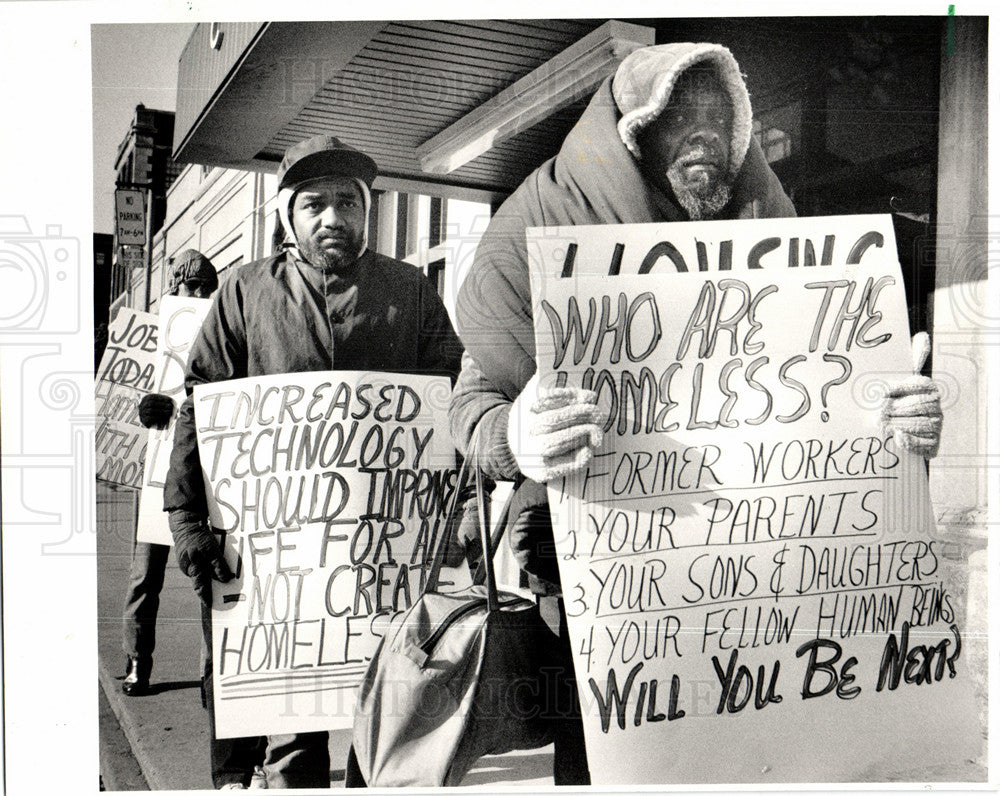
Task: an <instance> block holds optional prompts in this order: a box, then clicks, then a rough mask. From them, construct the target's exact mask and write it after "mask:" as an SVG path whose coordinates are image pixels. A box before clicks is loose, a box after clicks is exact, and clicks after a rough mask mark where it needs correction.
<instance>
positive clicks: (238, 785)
mask: <svg viewBox="0 0 1000 796" xmlns="http://www.w3.org/2000/svg"><path fill="white" fill-rule="evenodd" d="M246 789H247V788H246V785H244V784H243V783H242V782H227V783H226V784H225V785H222V786H220V787H219V790H246Z"/></svg>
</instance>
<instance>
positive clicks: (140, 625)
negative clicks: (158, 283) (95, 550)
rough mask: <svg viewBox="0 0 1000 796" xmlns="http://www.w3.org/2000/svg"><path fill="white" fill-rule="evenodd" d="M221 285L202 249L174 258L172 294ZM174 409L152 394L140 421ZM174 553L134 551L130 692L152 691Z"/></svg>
mask: <svg viewBox="0 0 1000 796" xmlns="http://www.w3.org/2000/svg"><path fill="white" fill-rule="evenodd" d="M218 286H219V276H218V274H217V272H216V270H215V266H214V265H212V262H211V261H210V260H209V259H208V258H207V257H205V255H203V254H202V253H201V252H199V251H195V250H194V249H186V250H185V251H183V252H181V253H180V254H179V255H177V257H175V258H174V260H173V263H172V264H171V271H170V283H169V285H168V288H167V295H169V296H180V297H182V298H200V299H207V298H208V297H209V296H211V295H212V294H213V293H214V292H215V290H216V288H218ZM175 411H176V407H175V406H174V401H173V399H172V398H171V397H170V396H169V395H163V394H161V393H150V394H149V395H146V396H144V397H143V399H142V400H141V401H140V402H139V422H140V423H142V425H144V426H145V427H146V428H158V429H162V428H166V427H167V425H168V424H169V423H170V420H171V418H173V416H174V413H175ZM169 552H170V548H169V547H168V546H167V545H162V544H149V543H147V542H139V541H137V542H136V543H135V547H134V548H133V550H132V565H131V568H130V570H129V582H128V590H127V591H126V592H125V610H124V612H123V621H122V625H123V626H122V631H123V632H122V648H123V649H124V651H125V654H126V655H127V656H128V664H127V669H126V672H125V679H124V681H122V691H123V692H125V694H127V695H128V696H142V695H143V694H146V693H148V692H149V678H150V674H151V673H152V670H153V650H154V648H155V647H156V615H157V613H158V611H159V608H160V591H161V590H162V589H163V574H164V572H165V571H166V567H167V554H168V553H169Z"/></svg>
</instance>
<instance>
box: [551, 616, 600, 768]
mask: <svg viewBox="0 0 1000 796" xmlns="http://www.w3.org/2000/svg"><path fill="white" fill-rule="evenodd" d="M538 610H539V613H540V614H541V615H542V619H543V620H544V621H545V624H546V625H548V627H549V630H551V631H552V633H553V634H554V635H555V637H556V644H555V649H554V656H553V657H554V660H553V661H552V666H551V668H550V667H548V666H546V667H545V672H544V675H545V677H544V680H543V681H542V682H543V691H544V693H543V694H542V698H543V700H544V702H543V704H544V705H545V706H546V709H545V715H546V716H548V718H549V721H550V722H551V723H552V738H553V743H554V754H553V761H552V779H553V784H555V785H589V784H590V768H589V766H588V764H587V746H586V743H585V742H584V737H583V715H582V713H581V711H580V695H579V693H578V692H577V687H576V675H575V674H574V670H573V648H572V646H571V645H570V640H569V628H568V627H567V625H566V610H565V607H564V605H563V601H562V599H560V598H558V597H539V598H538Z"/></svg>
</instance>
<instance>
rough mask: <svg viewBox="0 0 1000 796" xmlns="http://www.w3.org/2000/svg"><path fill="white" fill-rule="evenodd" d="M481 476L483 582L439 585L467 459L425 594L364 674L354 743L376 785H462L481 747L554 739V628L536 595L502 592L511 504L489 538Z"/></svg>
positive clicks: (497, 750)
mask: <svg viewBox="0 0 1000 796" xmlns="http://www.w3.org/2000/svg"><path fill="white" fill-rule="evenodd" d="M475 477H476V500H477V503H478V507H479V509H478V514H479V531H480V536H481V539H482V544H483V566H481V567H480V570H481V571H482V573H483V575H484V576H485V582H484V583H475V584H474V585H473V586H470V587H469V588H467V589H463V590H461V591H459V592H456V593H452V594H441V593H439V592H438V591H437V584H438V576H439V573H440V568H441V562H442V559H443V554H444V551H445V550H446V548H447V544H448V538H447V537H448V536H449V535H450V533H451V530H452V525H453V522H452V520H453V519H454V518H455V516H456V514H457V512H456V508H457V503H458V495H459V494H460V493H461V491H462V487H463V484H464V480H465V468H464V466H463V472H462V473H461V474H460V475H459V482H458V488H457V489H456V490H455V498H454V500H453V503H452V506H451V510H450V511H449V521H448V522H447V523H446V524H445V530H444V532H443V533H442V538H441V540H440V541H439V544H438V549H437V555H436V556H435V559H434V564H433V566H432V568H431V573H430V574H429V575H428V579H427V585H426V587H425V590H424V593H423V594H422V595H421V597H420V598H419V599H418V600H417V602H416V603H414V604H413V605H412V606H411V607H410V609H409V610H408V611H405V612H404V613H402V614H399V615H398V616H396V617H395V618H394V619H393V620H392V622H391V624H390V626H389V629H388V630H387V631H386V634H385V636H384V637H383V639H382V642H381V644H380V645H379V647H378V649H377V651H376V652H375V655H374V657H373V658H372V660H371V663H370V664H369V666H368V671H367V672H366V673H365V677H364V679H363V680H362V682H361V686H360V690H359V695H358V704H357V708H356V712H355V720H354V750H355V753H356V755H357V760H358V765H359V768H360V770H361V774H362V775H363V776H364V778H365V781H366V782H367V783H368V785H369V786H370V787H400V786H425V787H426V786H439V785H458V784H459V783H460V782H461V781H462V778H463V777H464V776H465V774H466V773H467V772H468V771H469V769H470V768H471V767H472V766H473V765H474V764H475V762H476V760H478V759H479V758H480V757H481V756H483V755H487V754H503V753H505V752H510V751H513V750H515V749H536V748H538V747H541V746H545V745H547V744H549V743H551V741H552V737H551V731H550V727H549V724H548V723H547V722H546V721H545V717H544V715H543V710H542V702H543V700H544V697H543V695H542V694H541V693H540V691H541V690H542V689H541V685H540V675H539V672H540V668H541V667H542V666H543V665H544V664H545V662H546V661H549V660H551V657H550V656H551V655H552V645H553V636H552V635H551V633H550V632H549V631H548V629H547V627H546V626H545V624H544V622H543V620H542V618H541V616H540V615H539V613H538V609H537V607H536V605H535V603H534V602H532V601H530V600H525V599H523V598H522V597H519V596H517V595H513V594H508V593H505V592H498V591H497V587H496V578H495V575H494V572H493V561H492V558H493V551H494V550H495V549H496V544H497V543H498V541H499V536H500V534H502V532H503V528H504V527H505V525H506V521H507V517H506V510H505V512H504V515H505V516H503V517H502V518H501V521H500V523H499V528H500V531H499V532H498V534H497V537H496V538H493V539H491V538H490V533H489V528H490V524H489V519H488V515H489V503H488V500H489V498H488V496H487V495H486V494H485V493H484V490H483V486H482V474H481V473H479V472H478V471H477V472H476V476H475ZM508 507H509V503H508ZM477 574H478V573H477ZM476 580H479V578H478V577H477V578H476Z"/></svg>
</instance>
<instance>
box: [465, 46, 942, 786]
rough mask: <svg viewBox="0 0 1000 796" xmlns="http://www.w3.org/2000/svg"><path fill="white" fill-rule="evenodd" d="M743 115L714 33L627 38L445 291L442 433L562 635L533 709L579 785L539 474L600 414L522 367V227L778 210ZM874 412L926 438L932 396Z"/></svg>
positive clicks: (572, 685) (560, 471)
mask: <svg viewBox="0 0 1000 796" xmlns="http://www.w3.org/2000/svg"><path fill="white" fill-rule="evenodd" d="M752 124H753V115H752V110H751V105H750V98H749V95H748V93H747V89H746V85H745V84H744V80H743V77H742V75H741V73H740V69H739V66H738V64H737V63H736V60H735V58H733V56H732V54H731V53H730V52H729V50H728V49H726V48H725V47H722V46H720V45H717V44H709V43H684V44H665V45H660V46H654V47H647V48H643V49H640V50H637V51H635V52H634V53H632V54H631V55H629V56H628V57H627V58H625V59H624V61H623V62H622V63H621V64H620V66H619V68H618V69H617V71H616V73H615V75H614V76H613V78H610V79H608V80H606V81H605V82H604V83H603V84H602V85H601V86H600V88H599V89H598V90H597V92H596V94H595V95H594V97H593V99H592V100H591V102H590V104H589V105H588V107H587V109H586V110H585V111H584V113H583V116H582V117H581V119H580V121H579V122H578V123H577V125H576V126H575V127H574V128H573V129H572V130H571V131H570V132H569V134H568V135H567V137H566V139H565V141H564V142H563V144H562V147H561V149H560V151H559V153H558V154H557V155H556V156H555V157H553V158H552V159H550V160H548V161H546V162H545V163H543V164H542V165H541V166H540V167H539V168H538V169H536V170H535V172H534V173H532V174H531V175H529V176H528V177H527V178H526V179H525V180H524V182H523V183H522V184H521V185H520V187H519V188H518V189H517V190H516V191H515V192H514V193H513V194H512V195H511V196H510V198H508V199H507V201H506V202H504V204H503V205H502V206H501V208H500V209H499V211H498V212H497V213H496V215H495V216H494V217H493V219H492V220H491V222H490V225H489V227H488V229H487V231H486V233H485V235H484V236H483V239H482V240H481V241H480V243H479V247H478V249H477V251H476V255H475V260H474V263H473V266H472V269H471V271H470V273H469V275H468V276H467V277H466V279H465V281H464V283H463V285H462V287H461V289H460V291H459V295H458V300H457V306H456V309H457V321H458V327H459V333H460V335H461V338H462V342H463V343H464V345H465V347H466V354H465V355H464V356H463V360H462V373H461V375H460V377H459V380H458V383H457V384H456V387H455V390H454V391H453V394H452V402H451V406H450V410H449V421H450V424H451V430H452V437H453V438H454V440H455V443H456V445H457V447H458V448H459V451H460V452H461V453H462V454H464V455H466V456H467V457H469V458H470V460H471V462H472V463H473V464H475V465H477V466H479V467H480V468H481V469H482V470H483V471H484V473H485V474H486V475H487V476H489V477H490V478H493V479H497V480H510V481H513V482H514V485H515V492H514V496H513V499H512V504H511V513H510V516H511V517H512V518H513V519H512V521H511V527H510V529H509V531H508V534H507V538H508V540H509V542H510V544H511V546H512V547H513V550H514V555H515V558H516V559H517V561H518V563H519V565H520V566H521V568H522V571H523V573H524V575H525V578H524V579H525V580H526V582H527V585H529V586H530V587H531V589H532V591H534V592H535V593H536V594H537V595H538V600H539V608H540V610H541V613H542V615H543V617H546V618H547V621H548V622H549V624H550V627H551V630H552V632H553V634H555V635H556V636H557V637H558V639H559V641H560V644H561V648H562V655H561V656H560V659H559V660H556V661H553V670H554V671H557V672H559V676H558V677H557V678H556V680H555V681H554V682H551V681H548V682H549V684H548V685H547V686H545V687H546V688H547V689H548V693H547V694H546V695H545V699H546V703H547V705H549V706H565V705H568V706H569V708H568V709H567V708H560V707H551V708H547V714H546V715H548V716H549V717H550V718H551V720H552V721H553V727H554V737H555V739H556V740H555V759H554V771H553V774H554V781H555V784H556V785H586V784H589V783H590V774H589V770H588V765H587V756H586V748H585V746H584V740H583V723H582V719H581V715H580V707H579V699H578V694H577V689H576V682H575V679H574V675H573V663H572V654H571V653H572V651H571V649H570V646H569V636H568V633H567V629H566V614H565V610H564V607H563V603H562V593H561V589H560V584H559V571H558V567H557V562H556V556H555V544H554V542H553V535H552V523H551V517H550V514H549V506H548V500H547V495H546V489H545V484H546V482H548V481H551V480H553V479H555V478H559V477H562V476H564V475H568V474H570V473H573V472H576V471H579V470H582V469H583V468H584V467H585V466H586V465H587V463H588V462H589V461H590V458H591V457H592V455H593V452H594V450H595V449H596V448H597V447H598V446H599V445H600V444H601V441H602V428H601V417H600V412H599V410H598V408H597V405H596V404H597V396H596V394H595V393H594V392H592V391H590V390H583V389H576V388H569V387H564V388H555V389H545V388H540V387H539V385H538V382H537V378H535V377H534V374H535V371H536V366H535V345H534V326H533V321H532V303H531V290H530V283H529V277H528V265H527V250H526V242H525V229H526V228H528V227H545V226H566V225H576V224H635V223H648V222H673V221H699V220H707V219H748V218H783V217H792V216H794V215H795V210H794V208H793V206H792V203H791V201H789V199H788V197H787V195H786V194H785V192H784V190H783V189H782V187H781V184H780V183H779V181H778V179H777V177H776V176H775V174H774V172H773V171H772V170H771V168H770V167H769V166H768V164H767V161H766V160H765V158H764V155H763V153H762V152H761V149H760V146H759V144H758V143H757V141H756V140H754V139H753V137H752V135H751V131H752ZM927 381H929V380H927ZM916 415H920V417H915V416H916ZM885 417H886V422H887V423H889V424H896V425H898V426H907V427H909V428H910V431H907V432H905V433H904V436H903V437H901V438H904V439H905V436H906V434H909V436H910V438H911V439H912V438H913V437H914V434H915V433H923V434H924V435H925V437H924V438H923V439H922V440H920V441H919V445H921V446H923V448H922V452H926V451H929V450H931V449H932V447H935V446H936V443H935V441H934V440H935V435H936V434H937V433H938V432H939V431H940V406H939V405H938V403H937V399H936V394H935V393H934V390H933V386H932V385H931V386H930V387H928V384H927V383H926V381H921V382H914V383H913V384H912V385H910V387H908V388H907V389H906V390H903V391H902V392H901V393H900V394H898V395H895V396H893V397H891V398H890V401H889V403H888V404H887V407H886V412H885ZM477 428H479V434H478V436H477V437H475V439H476V440H477V447H476V448H475V449H471V443H472V441H473V439H474V437H473V432H474V431H475V430H476V429H477ZM914 449H917V448H914Z"/></svg>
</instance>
